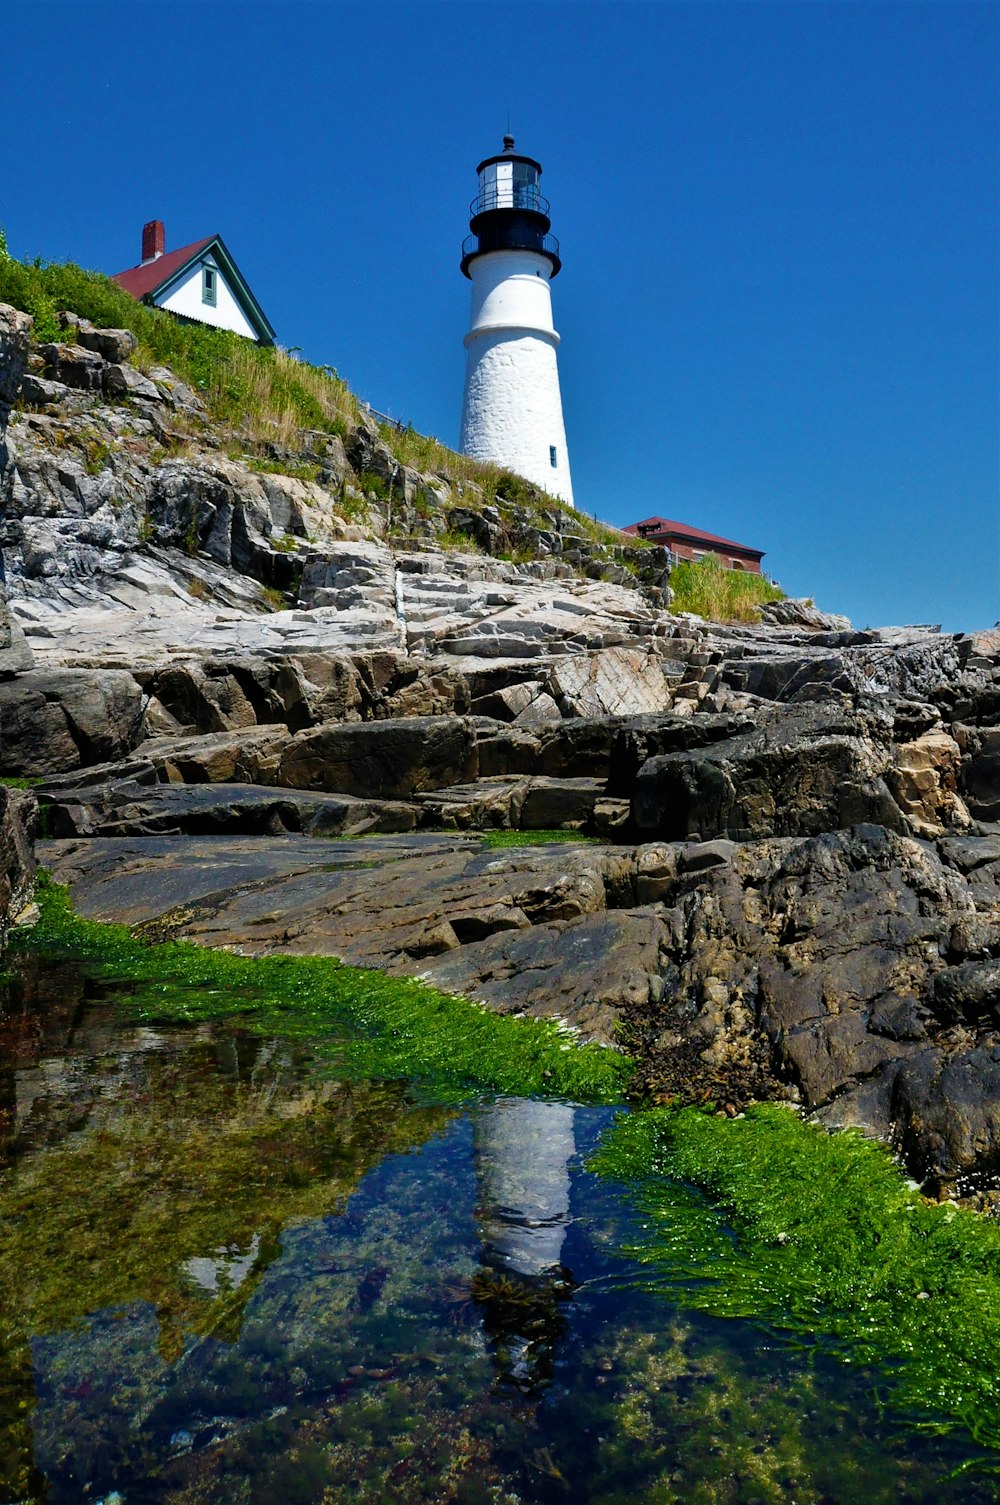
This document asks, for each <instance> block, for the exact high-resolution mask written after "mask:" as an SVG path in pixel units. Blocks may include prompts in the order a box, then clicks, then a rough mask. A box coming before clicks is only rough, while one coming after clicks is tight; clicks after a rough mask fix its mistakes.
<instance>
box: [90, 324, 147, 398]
mask: <svg viewBox="0 0 1000 1505" xmlns="http://www.w3.org/2000/svg"><path fill="white" fill-rule="evenodd" d="M126 332H127V331H124V330H121V331H119V330H114V331H112V330H99V331H95V333H100V334H110V333H115V334H118V333H126ZM102 385H103V390H104V394H105V396H106V397H112V398H114V399H115V400H116V401H120V400H121V399H122V398H125V397H141V398H144V399H145V401H147V402H162V400H163V399H162V396H161V394H160V389H159V388H158V387H157V386H156V385H155V383H153V382H151V381H150V380H149V377H148V376H143V374H142V372H141V371H137V370H136V369H135V367H134V366H124V365H114V366H106V367H105V368H104V373H103V377H102Z"/></svg>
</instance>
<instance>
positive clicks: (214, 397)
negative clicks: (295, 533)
mask: <svg viewBox="0 0 1000 1505" xmlns="http://www.w3.org/2000/svg"><path fill="white" fill-rule="evenodd" d="M0 302H2V303H11V304H13V305H14V307H15V308H21V309H24V310H25V311H26V312H27V313H30V314H31V315H32V316H33V317H34V321H35V338H36V339H37V340H39V341H41V342H44V341H47V340H61V339H63V338H64V335H63V331H62V330H61V329H60V327H59V320H58V317H57V314H58V312H59V310H60V309H63V308H68V309H71V310H72V311H73V312H74V313H77V314H80V315H81V316H82V317H83V318H87V319H90V320H92V321H93V323H95V324H97V325H98V326H101V327H110V328H117V329H131V330H132V332H133V334H135V335H136V337H137V339H138V341H139V348H138V350H137V351H136V354H135V357H134V359H135V363H136V365H138V366H140V367H141V368H143V369H146V370H148V369H149V367H150V366H153V365H165V366H169V367H170V369H171V370H172V371H173V372H174V374H175V375H176V376H178V377H180V379H181V380H182V381H185V382H187V383H188V384H189V385H191V386H193V387H196V388H198V389H199V391H200V392H201V394H202V396H203V398H204V401H205V403H206V406H207V407H208V409H209V412H210V413H211V415H212V417H213V418H215V419H217V420H220V421H223V422H227V423H231V424H233V425H238V426H241V427H245V428H247V429H248V430H249V432H250V433H251V434H252V435H253V436H254V437H256V438H258V439H261V440H268V439H272V440H277V441H278V442H279V443H284V442H286V441H287V440H288V439H289V438H292V437H294V435H295V434H296V433H297V432H298V431H299V430H300V429H303V428H306V429H316V430H320V431H322V432H325V433H343V432H344V430H345V425H347V424H353V423H355V422H356V421H357V413H358V404H357V400H356V398H355V397H354V396H353V394H352V393H351V392H350V391H349V390H348V388H347V386H346V384H345V383H344V382H342V381H341V380H340V378H339V377H338V376H336V375H334V374H332V373H330V372H329V371H327V370H321V369H319V368H318V367H315V366H309V365H307V364H306V363H305V362H303V361H296V360H293V359H292V358H291V357H290V356H288V355H286V354H285V353H284V352H283V351H281V350H277V349H268V348H265V347H263V346H260V345H255V344H253V343H252V342H251V341H249V340H244V339H241V338H240V336H239V335H235V334H230V333H229V332H228V331H227V330H222V329H209V328H207V327H206V326H204V325H197V324H181V323H178V321H177V320H176V319H174V318H173V317H172V316H171V315H170V314H167V313H164V312H162V311H161V310H159V309H155V308H147V307H146V306H145V304H142V303H137V302H136V300H135V299H134V298H132V297H130V296H129V294H128V293H126V292H125V290H124V289H123V288H120V287H119V286H118V284H117V283H116V282H113V281H112V280H111V278H110V277H105V276H103V275H102V274H101V273H99V272H86V271H84V270H83V269H82V268H81V267H78V266H73V265H72V264H66V265H57V264H53V263H45V262H34V263H27V262H21V261H16V260H15V259H14V258H13V257H12V256H5V255H0Z"/></svg>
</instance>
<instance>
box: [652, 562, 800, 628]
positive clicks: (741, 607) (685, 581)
mask: <svg viewBox="0 0 1000 1505" xmlns="http://www.w3.org/2000/svg"><path fill="white" fill-rule="evenodd" d="M670 589H671V590H672V591H673V593H674V599H673V602H672V604H671V607H670V610H671V611H675V612H677V611H690V612H694V613H696V615H698V616H699V617H705V618H706V619H707V620H708V621H710V622H756V621H757V619H758V617H759V615H760V608H761V607H762V606H763V605H765V604H766V603H767V602H768V601H783V600H784V599H785V593H784V591H783V590H779V588H778V587H777V586H776V585H772V584H771V582H770V580H768V579H767V577H766V575H752V574H750V572H749V571H748V570H728V569H726V567H725V565H724V564H723V563H722V562H721V560H720V559H719V558H718V556H717V555H715V554H706V556H705V558H704V559H702V560H701V561H700V562H699V563H697V564H690V563H688V562H686V561H685V562H682V563H681V564H677V565H675V566H674V568H673V569H672V570H671V571H670Z"/></svg>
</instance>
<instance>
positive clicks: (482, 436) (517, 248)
mask: <svg viewBox="0 0 1000 1505" xmlns="http://www.w3.org/2000/svg"><path fill="white" fill-rule="evenodd" d="M476 171H477V172H478V174H479V193H478V194H477V195H476V197H475V198H474V199H473V201H472V206H471V211H470V213H471V219H470V221H469V229H470V230H471V231H472V234H471V235H470V236H469V237H468V239H467V240H466V241H465V244H464V245H463V247H462V271H463V272H464V273H465V275H466V277H468V278H469V279H470V281H471V282H472V319H471V323H470V326H469V332H468V334H467V335H466V336H465V349H466V366H465V399H464V402H463V404H462V437H461V441H460V447H461V450H462V453H463V454H466V455H471V456H472V457H473V458H474V459H476V460H493V461H496V462H497V463H498V464H500V465H505V466H507V467H508V469H510V470H514V471H517V473H518V475H522V476H525V477H526V478H527V479H528V480H529V481H534V482H535V484H536V485H537V486H541V487H542V488H543V489H544V490H545V491H550V492H552V494H553V495H554V496H558V497H561V498H562V500H563V501H565V502H569V503H572V501H573V484H572V482H571V480H570V475H569V454H568V453H567V449H566V431H565V429H564V427H563V415H562V399H561V397H560V395H559V371H558V368H557V366H556V347H557V346H558V344H559V336H558V335H557V334H556V331H555V329H554V327H553V324H552V294H551V291H550V288H549V283H550V282H551V280H552V278H553V277H554V276H555V275H556V273H557V272H558V271H559V268H560V267H561V265H562V262H561V261H560V259H559V242H558V241H557V240H556V238H555V236H553V235H550V234H549V233H548V232H549V225H550V220H549V203H548V200H547V199H544V198H542V195H541V193H540V192H539V188H538V180H539V178H540V177H541V175H542V169H541V166H540V165H539V163H537V162H536V161H535V160H534V159H533V158H532V157H522V156H521V155H520V154H519V153H517V152H515V150H514V138H513V136H505V137H504V138H503V151H502V152H501V153H500V155H499V156H497V157H487V158H486V160H485V161H484V162H480V164H479V166H478V168H477V169H476Z"/></svg>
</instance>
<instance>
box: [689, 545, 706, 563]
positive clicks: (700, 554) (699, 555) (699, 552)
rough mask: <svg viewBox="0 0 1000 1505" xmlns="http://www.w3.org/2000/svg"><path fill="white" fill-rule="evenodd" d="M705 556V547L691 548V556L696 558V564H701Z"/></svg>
mask: <svg viewBox="0 0 1000 1505" xmlns="http://www.w3.org/2000/svg"><path fill="white" fill-rule="evenodd" d="M704 557H705V550H704V549H692V550H691V558H692V559H693V560H694V562H695V564H701V561H702V560H703V559H704Z"/></svg>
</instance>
